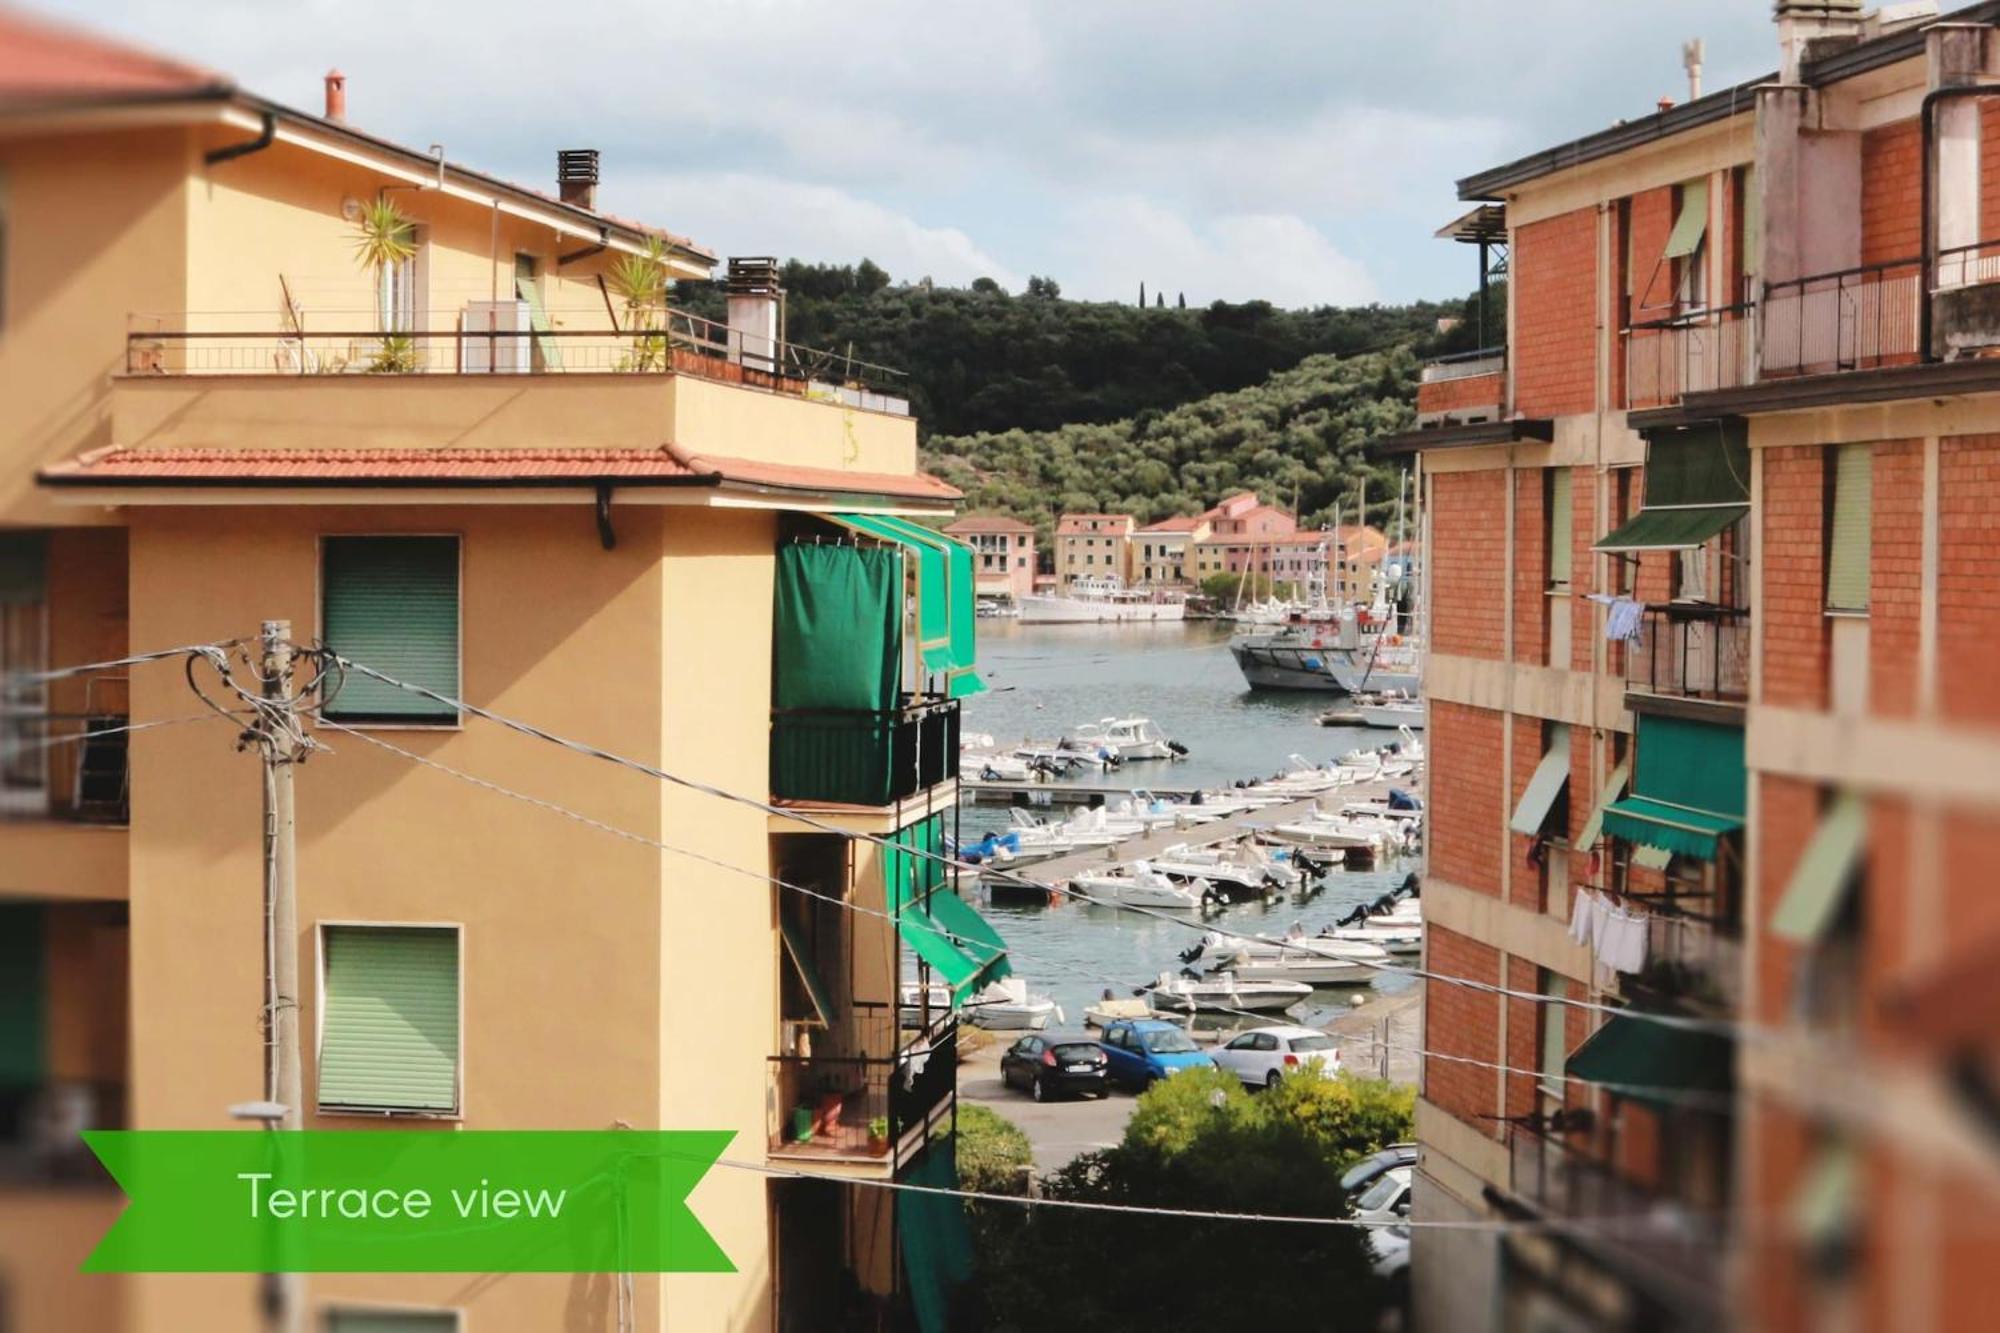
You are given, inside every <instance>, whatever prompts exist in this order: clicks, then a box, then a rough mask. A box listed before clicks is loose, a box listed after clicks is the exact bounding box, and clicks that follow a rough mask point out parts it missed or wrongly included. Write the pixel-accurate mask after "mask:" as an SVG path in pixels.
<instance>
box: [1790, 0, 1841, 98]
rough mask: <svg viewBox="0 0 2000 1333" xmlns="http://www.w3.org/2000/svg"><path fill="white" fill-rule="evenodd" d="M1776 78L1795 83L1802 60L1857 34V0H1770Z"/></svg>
mask: <svg viewBox="0 0 2000 1333" xmlns="http://www.w3.org/2000/svg"><path fill="white" fill-rule="evenodd" d="M1771 12H1772V17H1774V18H1775V19H1776V20H1777V22H1778V82H1780V83H1797V82H1798V81H1799V76H1800V73H1801V71H1802V69H1803V68H1804V66H1805V64H1806V62H1807V61H1809V60H1813V59H1816V58H1817V57H1818V56H1820V55H1822V54H1826V53H1828V52H1829V51H1830V50H1831V49H1834V48H1837V47H1841V46H1851V45H1853V43H1854V42H1856V41H1857V40H1859V39H1860V36H1861V0H1811V2H1810V3H1807V0H1774V3H1773V4H1772V6H1771Z"/></svg>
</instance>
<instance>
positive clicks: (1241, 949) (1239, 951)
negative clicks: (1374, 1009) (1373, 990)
mask: <svg viewBox="0 0 2000 1333" xmlns="http://www.w3.org/2000/svg"><path fill="white" fill-rule="evenodd" d="M1260 943H1261V941H1260ZM1222 948H1223V950H1224V954H1223V956H1222V957H1221V958H1219V959H1217V960H1216V962H1215V964H1214V967H1215V969H1216V971H1218V972H1224V973H1227V974H1228V975H1230V976H1233V977H1235V978H1237V979H1238V980H1239V981H1301V982H1304V983H1306V984H1307V985H1309V986H1360V985H1366V984H1367V983H1368V982H1370V981H1372V980H1373V979H1374V977H1375V974H1376V973H1377V972H1379V971H1381V970H1382V969H1383V968H1384V967H1386V966H1388V965H1389V955H1388V952H1387V951H1386V950H1384V949H1383V948H1381V947H1380V946H1379V945H1375V944H1370V943H1367V942H1366V941H1359V940H1338V939H1326V938H1323V937H1321V938H1311V939H1300V940H1297V941H1288V942H1286V943H1285V944H1283V945H1280V946H1279V947H1277V948H1274V949H1264V948H1259V947H1258V946H1257V945H1253V944H1249V943H1247V942H1245V941H1241V940H1225V941H1224V942H1223V945H1222ZM1231 949H1234V952H1229V950H1231Z"/></svg>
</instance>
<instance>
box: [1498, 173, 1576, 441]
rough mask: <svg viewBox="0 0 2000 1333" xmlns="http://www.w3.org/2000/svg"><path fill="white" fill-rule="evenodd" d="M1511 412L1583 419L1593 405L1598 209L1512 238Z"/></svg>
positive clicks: (1531, 226)
mask: <svg viewBox="0 0 2000 1333" xmlns="http://www.w3.org/2000/svg"><path fill="white" fill-rule="evenodd" d="M1510 262H1511V264H1512V277H1511V279H1510V283H1511V285H1510V288H1509V299H1510V300H1511V301H1512V302H1513V303H1514V345H1513V348H1512V356H1513V359H1514V408H1515V410H1516V411H1517V412H1519V413H1521V414H1522V415H1523V416H1530V417H1550V416H1563V415H1566V414H1568V413H1573V412H1588V411H1590V410H1591V409H1592V407H1594V406H1595V405H1596V402H1597V328H1596V325H1597V318H1596V302H1597V210H1596V209H1594V208H1581V209H1578V210H1576V211H1575V212H1573V213H1564V214H1562V215H1561V216H1560V217H1553V218H1548V219H1546V220H1544V221H1541V222H1531V223H1529V224H1528V225H1527V226H1524V227H1518V228H1516V229H1515V231H1514V252H1513V257H1512V259H1511V261H1510Z"/></svg>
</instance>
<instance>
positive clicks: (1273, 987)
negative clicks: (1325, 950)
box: [1146, 972, 1312, 1014]
mask: <svg viewBox="0 0 2000 1333" xmlns="http://www.w3.org/2000/svg"><path fill="white" fill-rule="evenodd" d="M1311 995H1312V987H1311V986H1308V985H1306V984H1305V983H1304V982H1300V981H1238V980H1237V979H1235V978H1233V977H1229V976H1226V975H1225V976H1221V977H1209V978H1204V979H1202V980H1196V979H1194V978H1193V977H1177V976H1175V975H1173V974H1172V973H1170V972H1162V973H1161V974H1160V978H1159V980H1158V981H1155V982H1154V983H1153V984H1152V985H1150V986H1148V987H1147V988H1146V996H1147V998H1148V999H1150V1000H1151V1001H1152V1003H1153V1007H1154V1008H1155V1009H1164V1010H1167V1011H1169V1012H1176V1013H1203V1012H1206V1013H1228V1012H1231V1011H1248V1012H1250V1013H1258V1014H1275V1013H1283V1012H1284V1011H1285V1010H1287V1009H1289V1008H1291V1007H1292V1006H1293V1005H1295V1004H1297V1003H1299V1002H1300V1001H1301V1000H1304V999H1307V998H1308V997H1310V996H1311Z"/></svg>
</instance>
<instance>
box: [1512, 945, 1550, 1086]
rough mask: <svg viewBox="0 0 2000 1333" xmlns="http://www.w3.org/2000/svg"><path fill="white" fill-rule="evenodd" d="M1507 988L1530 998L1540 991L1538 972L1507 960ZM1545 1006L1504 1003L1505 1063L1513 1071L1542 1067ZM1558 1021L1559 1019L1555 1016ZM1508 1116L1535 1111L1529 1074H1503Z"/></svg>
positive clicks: (1519, 961)
mask: <svg viewBox="0 0 2000 1333" xmlns="http://www.w3.org/2000/svg"><path fill="white" fill-rule="evenodd" d="M1507 986H1508V989H1510V990H1517V991H1525V992H1527V993H1528V994H1530V995H1533V994H1534V993H1535V992H1536V991H1538V990H1540V989H1541V969H1539V968H1537V967H1536V966H1535V965H1534V964H1533V963H1531V962H1529V961H1527V960H1526V959H1524V958H1509V959H1508V960H1507ZM1546 1008H1549V1006H1548V1005H1544V1004H1538V1003H1536V1002H1535V1001H1533V1000H1516V999H1509V1000H1508V1001H1507V1059H1506V1063H1507V1064H1510V1065H1512V1066H1513V1067H1514V1068H1516V1069H1539V1068H1540V1067H1541V1063H1542V1059H1541V1056H1542V1047H1541V1036H1542V1029H1541V1017H1542V1010H1544V1009H1546ZM1557 1021H1558V1022H1560V1021H1561V1018H1560V1016H1558V1018H1557ZM1503 1077H1504V1078H1505V1079H1506V1080H1507V1114H1508V1115H1527V1114H1529V1113H1530V1112H1532V1111H1533V1110H1534V1109H1535V1083H1536V1082H1537V1080H1536V1078H1535V1076H1534V1075H1532V1074H1506V1075H1503Z"/></svg>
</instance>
